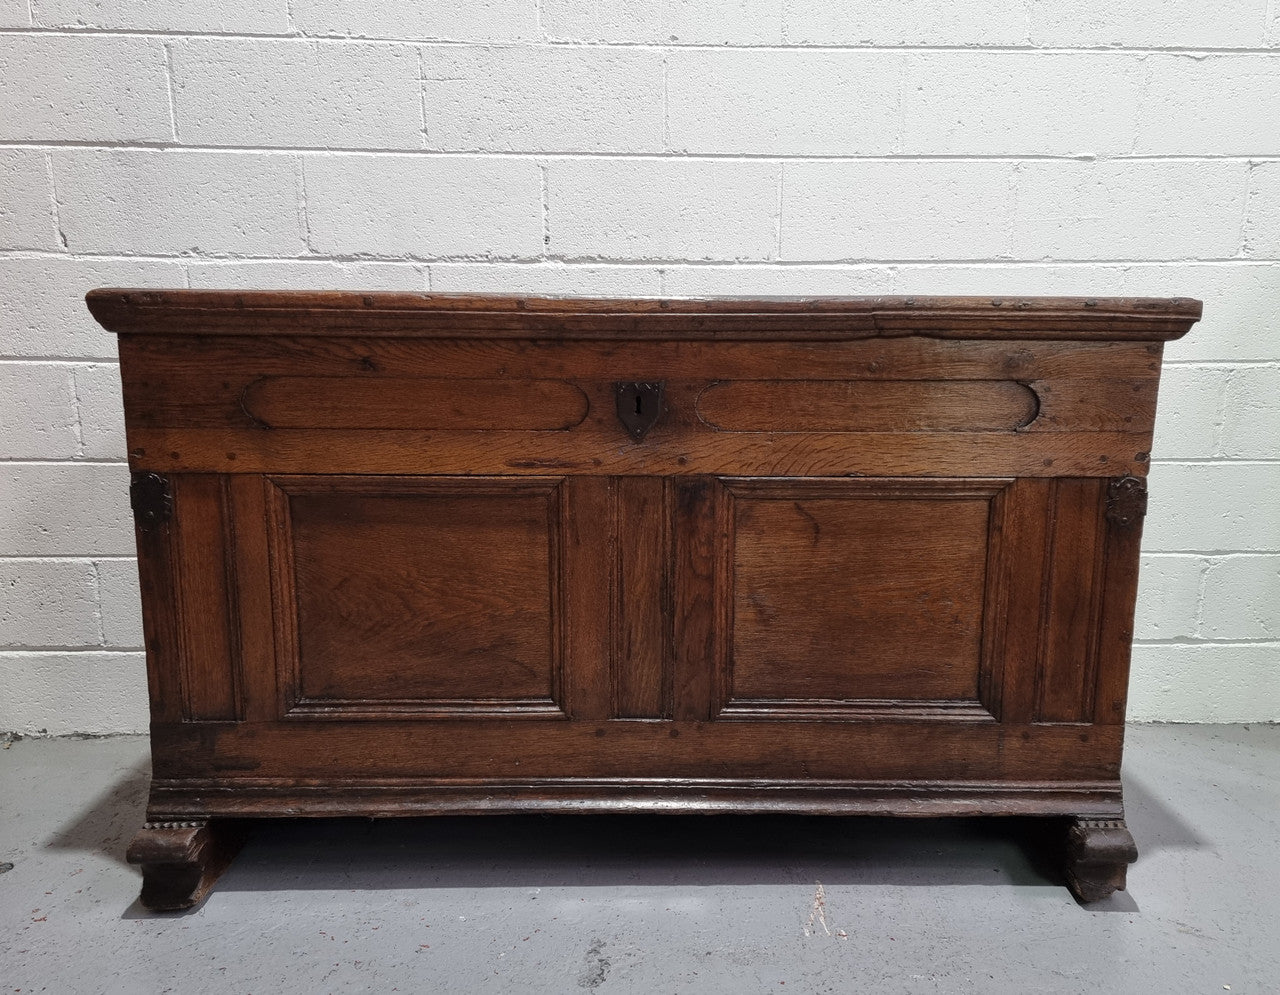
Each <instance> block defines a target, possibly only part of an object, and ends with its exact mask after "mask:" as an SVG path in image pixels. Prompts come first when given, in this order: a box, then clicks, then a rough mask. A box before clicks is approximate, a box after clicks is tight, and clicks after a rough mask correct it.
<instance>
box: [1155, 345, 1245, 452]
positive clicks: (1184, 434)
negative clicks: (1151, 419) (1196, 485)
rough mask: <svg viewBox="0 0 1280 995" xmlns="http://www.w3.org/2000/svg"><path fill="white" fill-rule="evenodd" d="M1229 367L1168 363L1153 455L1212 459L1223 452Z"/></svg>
mask: <svg viewBox="0 0 1280 995" xmlns="http://www.w3.org/2000/svg"><path fill="white" fill-rule="evenodd" d="M1227 376H1228V373H1227V368H1226V367H1222V366H1166V367H1165V368H1164V370H1163V371H1162V372H1161V374H1160V398H1159V402H1158V403H1157V405H1156V431H1155V439H1154V441H1153V443H1152V446H1151V455H1152V458H1153V459H1157V460H1161V459H1210V458H1212V457H1214V456H1217V455H1219V453H1220V450H1221V444H1220V436H1221V424H1222V406H1223V403H1224V401H1225V397H1226V389H1227Z"/></svg>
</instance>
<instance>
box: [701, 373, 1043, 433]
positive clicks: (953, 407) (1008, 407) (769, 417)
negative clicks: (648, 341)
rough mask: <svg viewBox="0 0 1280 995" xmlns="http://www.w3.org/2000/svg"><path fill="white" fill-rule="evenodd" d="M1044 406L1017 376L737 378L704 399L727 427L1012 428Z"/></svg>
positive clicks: (708, 411)
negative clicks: (1007, 377) (939, 378)
mask: <svg viewBox="0 0 1280 995" xmlns="http://www.w3.org/2000/svg"><path fill="white" fill-rule="evenodd" d="M1039 407H1040V406H1039V402H1038V401H1037V398H1036V394H1035V392H1034V391H1033V390H1032V389H1031V388H1029V387H1027V386H1026V385H1025V384H1021V383H1017V382H1015V381H1012V380H864V381H859V380H801V381H797V382H791V381H782V382H780V381H776V380H729V381H717V382H716V383H712V384H709V385H708V386H707V387H706V388H705V389H704V390H703V391H702V392H701V393H700V394H699V396H698V400H697V412H698V416H699V417H700V418H701V419H702V421H703V422H704V423H705V424H706V425H707V426H708V427H710V428H714V429H718V430H720V431H722V432H929V431H932V432H937V431H944V432H981V431H1006V432H1012V431H1015V430H1017V429H1021V428H1025V427H1026V426H1027V425H1029V424H1030V423H1031V422H1032V421H1034V420H1035V418H1036V415H1037V413H1038V411H1039Z"/></svg>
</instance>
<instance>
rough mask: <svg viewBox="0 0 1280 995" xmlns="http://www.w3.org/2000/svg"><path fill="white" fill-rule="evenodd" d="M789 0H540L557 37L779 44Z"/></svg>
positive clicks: (546, 25)
mask: <svg viewBox="0 0 1280 995" xmlns="http://www.w3.org/2000/svg"><path fill="white" fill-rule="evenodd" d="M784 6H785V0H663V2H658V3H632V2H630V0H542V5H541V9H542V18H541V21H542V31H543V34H544V36H545V37H547V38H549V39H551V40H553V41H574V42H620V43H627V42H638V43H643V44H652V45H777V44H780V43H782V42H785V41H786V36H785V34H784V33H783V26H782V18H783V15H782V11H783V7H784Z"/></svg>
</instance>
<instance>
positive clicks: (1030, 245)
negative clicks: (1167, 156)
mask: <svg viewBox="0 0 1280 995" xmlns="http://www.w3.org/2000/svg"><path fill="white" fill-rule="evenodd" d="M1247 176H1248V164H1247V163H1244V162H1238V161H1231V160H1123V161H1122V160H1115V159H1107V160H1101V159H1100V160H1097V161H1081V162H1076V161H1065V160H1031V161H1026V162H1022V163H1020V164H1019V165H1018V171H1017V197H1018V200H1017V210H1016V212H1015V214H1014V218H1013V226H1012V229H1011V232H1012V238H1011V242H1010V251H1011V252H1012V254H1013V256H1014V258H1018V259H1059V260H1061V259H1099V260H1108V259H1135V260H1151V259H1183V258H1186V256H1187V255H1188V248H1187V247H1188V246H1195V249H1194V250H1192V251H1193V254H1194V255H1196V256H1199V257H1202V258H1210V259H1212V258H1223V257H1229V256H1234V255H1236V254H1237V253H1238V252H1239V249H1240V217H1241V214H1242V212H1243V210H1244V196H1245V184H1246V180H1247Z"/></svg>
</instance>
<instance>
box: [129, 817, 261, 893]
mask: <svg viewBox="0 0 1280 995" xmlns="http://www.w3.org/2000/svg"><path fill="white" fill-rule="evenodd" d="M243 842H244V835H243V832H242V831H241V830H240V829H239V827H236V826H234V825H228V824H227V823H224V822H218V821H216V820H215V821H213V822H209V821H205V820H195V821H184V822H148V823H146V824H145V825H144V826H143V827H142V829H141V830H140V831H139V832H138V835H137V836H135V837H134V838H133V842H132V843H130V844H129V852H128V854H127V857H128V860H129V863H131V864H141V865H142V897H141V901H142V904H143V906H145V907H146V908H148V909H151V910H153V911H155V912H172V911H176V910H178V909H189V908H191V906H193V905H195V904H197V903H198V902H200V901H201V900H202V899H203V898H204V897H205V895H207V894H208V893H209V889H210V888H212V887H213V883H214V882H215V881H216V880H218V876H219V875H220V874H221V873H222V872H223V871H225V870H226V869H227V865H228V864H230V863H231V859H232V858H233V857H234V856H235V855H236V852H237V851H238V850H239V849H240V846H241V844H242V843H243Z"/></svg>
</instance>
